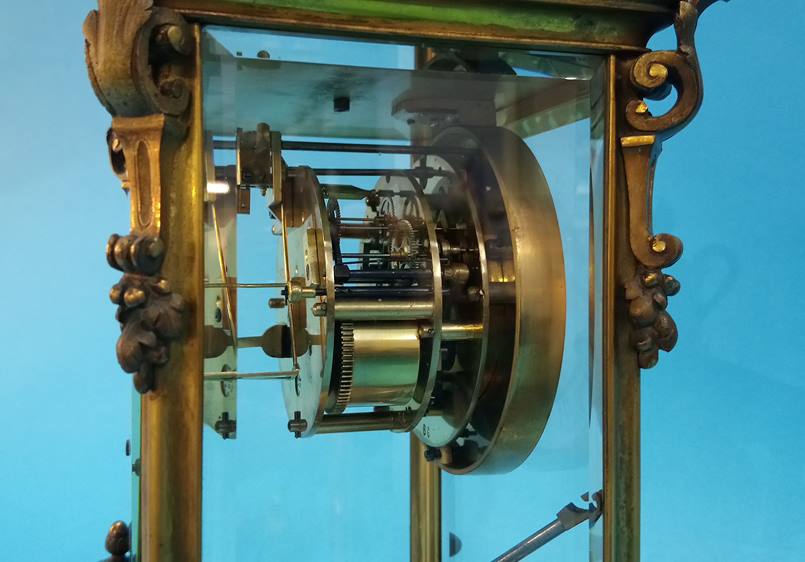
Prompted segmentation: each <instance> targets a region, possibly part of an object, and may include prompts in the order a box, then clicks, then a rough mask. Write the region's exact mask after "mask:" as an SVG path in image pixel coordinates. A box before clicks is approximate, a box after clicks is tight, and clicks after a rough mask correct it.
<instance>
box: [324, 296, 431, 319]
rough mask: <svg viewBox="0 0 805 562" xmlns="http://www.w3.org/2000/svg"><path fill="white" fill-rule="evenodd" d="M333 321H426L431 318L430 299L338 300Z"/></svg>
mask: <svg viewBox="0 0 805 562" xmlns="http://www.w3.org/2000/svg"><path fill="white" fill-rule="evenodd" d="M334 307H335V319H336V320H346V321H350V320H351V321H358V320H370V321H371V320H427V319H429V318H431V317H432V316H433V300H431V299H393V298H383V299H377V300H368V299H339V300H337V301H335V305H334Z"/></svg>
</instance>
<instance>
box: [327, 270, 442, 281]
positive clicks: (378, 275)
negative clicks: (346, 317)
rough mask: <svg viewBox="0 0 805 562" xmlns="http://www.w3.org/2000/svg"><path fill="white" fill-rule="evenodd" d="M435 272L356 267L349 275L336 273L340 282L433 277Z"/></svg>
mask: <svg viewBox="0 0 805 562" xmlns="http://www.w3.org/2000/svg"><path fill="white" fill-rule="evenodd" d="M432 277H433V273H432V272H430V271H427V270H424V269H376V270H373V269H356V270H350V272H349V276H344V277H343V278H342V277H340V276H338V275H336V281H339V282H348V283H352V282H357V281H372V282H378V281H395V280H397V279H431V278H432Z"/></svg>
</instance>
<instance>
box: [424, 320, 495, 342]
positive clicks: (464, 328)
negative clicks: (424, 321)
mask: <svg viewBox="0 0 805 562" xmlns="http://www.w3.org/2000/svg"><path fill="white" fill-rule="evenodd" d="M483 335H484V326H483V324H452V323H444V324H442V341H467V340H477V339H481V337H483ZM419 337H420V338H430V337H433V328H432V327H430V326H427V325H425V326H420V328H419Z"/></svg>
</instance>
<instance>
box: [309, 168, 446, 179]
mask: <svg viewBox="0 0 805 562" xmlns="http://www.w3.org/2000/svg"><path fill="white" fill-rule="evenodd" d="M313 173H314V174H316V175H317V176H410V175H413V176H416V177H420V178H421V177H425V178H432V177H435V176H450V175H452V172H449V171H447V170H434V169H432V168H412V169H410V170H402V169H399V168H316V169H314V170H313Z"/></svg>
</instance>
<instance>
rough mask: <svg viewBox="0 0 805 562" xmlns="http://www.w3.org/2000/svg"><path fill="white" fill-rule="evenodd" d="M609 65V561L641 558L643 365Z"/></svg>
mask: <svg viewBox="0 0 805 562" xmlns="http://www.w3.org/2000/svg"><path fill="white" fill-rule="evenodd" d="M607 64H608V68H607V85H606V87H607V104H608V105H607V119H606V133H605V143H606V144H605V146H606V158H605V163H606V170H605V182H604V275H603V281H604V295H603V297H604V309H603V311H604V318H603V320H604V334H603V335H604V345H603V352H604V360H603V369H604V372H603V376H604V381H603V382H604V395H603V400H604V405H603V407H604V463H603V464H604V509H603V516H604V560H606V561H608V562H638V561H639V560H640V368H639V366H638V364H637V355H636V353H635V350H634V348H633V346H632V345H631V343H630V341H629V337H630V334H631V325H630V322H629V319H628V317H627V310H628V304H627V303H626V301H625V297H624V291H623V286H624V283H625V281H624V280H625V279H628V278H630V277H631V276H633V275H634V271H635V268H636V264H635V258H634V255H633V254H632V252H631V250H630V248H629V227H628V226H629V217H628V208H627V194H626V186H625V182H624V181H623V171H622V168H621V167H620V165H619V159H618V146H617V141H618V139H617V129H618V116H617V108H618V100H617V98H616V96H617V89H616V84H617V81H618V67H617V58H616V57H615V56H610V57H609V59H608V61H607Z"/></svg>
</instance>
